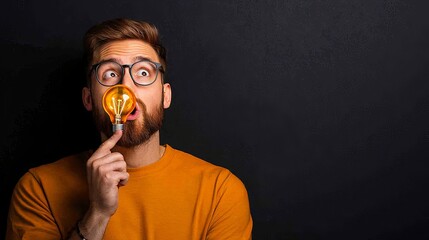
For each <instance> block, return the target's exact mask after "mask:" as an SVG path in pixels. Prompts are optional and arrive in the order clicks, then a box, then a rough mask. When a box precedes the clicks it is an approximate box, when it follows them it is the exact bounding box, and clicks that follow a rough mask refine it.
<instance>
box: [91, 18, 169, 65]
mask: <svg viewBox="0 0 429 240" xmlns="http://www.w3.org/2000/svg"><path fill="white" fill-rule="evenodd" d="M126 39H138V40H142V41H144V42H146V43H147V44H149V45H151V46H152V48H153V49H154V50H155V52H156V53H157V54H158V57H159V59H160V61H161V64H162V68H163V70H164V71H165V70H166V69H167V56H166V55H167V54H166V49H165V47H164V46H163V45H162V43H161V39H160V36H159V33H158V29H157V28H156V27H155V25H153V24H151V23H148V22H144V21H136V20H132V19H126V18H116V19H111V20H106V21H104V22H101V23H99V24H97V25H94V26H92V27H91V28H89V29H88V31H87V32H86V33H85V35H84V38H83V50H84V61H85V69H86V71H87V72H88V71H89V69H90V67H91V66H90V65H91V63H92V61H93V60H94V53H95V52H96V51H97V50H98V49H99V48H100V47H101V46H103V45H104V44H106V43H109V42H112V41H116V40H126Z"/></svg>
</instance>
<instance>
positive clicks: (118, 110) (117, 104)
mask: <svg viewBox="0 0 429 240" xmlns="http://www.w3.org/2000/svg"><path fill="white" fill-rule="evenodd" d="M129 98H130V97H129V96H128V95H126V94H124V95H122V99H116V98H115V97H112V105H113V109H114V111H115V124H120V123H121V115H122V111H123V110H124V106H125V103H127V100H128V99H129Z"/></svg>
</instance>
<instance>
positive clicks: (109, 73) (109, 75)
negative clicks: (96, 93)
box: [103, 71, 119, 79]
mask: <svg viewBox="0 0 429 240" xmlns="http://www.w3.org/2000/svg"><path fill="white" fill-rule="evenodd" d="M118 76H119V75H118V74H117V73H116V72H114V71H107V72H105V73H104V74H103V78H104V79H109V78H117V77H118Z"/></svg>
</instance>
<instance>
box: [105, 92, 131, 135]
mask: <svg viewBox="0 0 429 240" xmlns="http://www.w3.org/2000/svg"><path fill="white" fill-rule="evenodd" d="M135 107H136V96H135V95H134V93H133V92H132V91H131V89H130V88H129V87H127V86H125V85H122V84H118V85H114V86H112V87H110V88H109V89H107V91H106V92H105V93H104V95H103V108H104V111H105V112H106V113H107V114H108V115H109V117H110V121H111V122H112V124H113V131H116V130H122V129H123V128H124V123H125V122H126V121H127V117H128V115H130V113H131V112H132V111H133V110H134V108H135Z"/></svg>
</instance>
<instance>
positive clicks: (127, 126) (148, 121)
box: [92, 98, 164, 148]
mask: <svg viewBox="0 0 429 240" xmlns="http://www.w3.org/2000/svg"><path fill="white" fill-rule="evenodd" d="M161 99H163V98H161ZM92 103H93V104H92V105H93V106H92V107H93V111H92V116H93V120H94V124H95V127H96V128H97V130H98V131H99V132H102V133H104V134H105V135H106V136H107V137H110V136H112V135H113V129H112V122H111V121H110V118H109V116H108V115H107V114H106V113H105V112H104V109H100V108H98V107H97V106H96V105H95V104H94V101H92ZM136 104H138V105H139V106H140V109H141V114H142V115H143V122H141V121H139V119H135V120H133V121H127V122H125V123H124V129H123V134H122V137H121V139H119V141H118V142H117V143H116V145H118V146H121V147H126V148H130V147H135V146H138V145H141V144H143V143H145V142H146V141H148V140H149V139H150V138H151V136H152V135H153V134H154V133H156V132H157V131H159V130H160V129H161V127H162V121H163V118H164V108H163V103H162V101H161V104H160V105H159V106H158V107H157V108H155V111H154V113H153V114H149V113H148V112H147V107H146V105H145V104H144V103H143V102H142V101H141V100H140V99H137V103H136Z"/></svg>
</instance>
